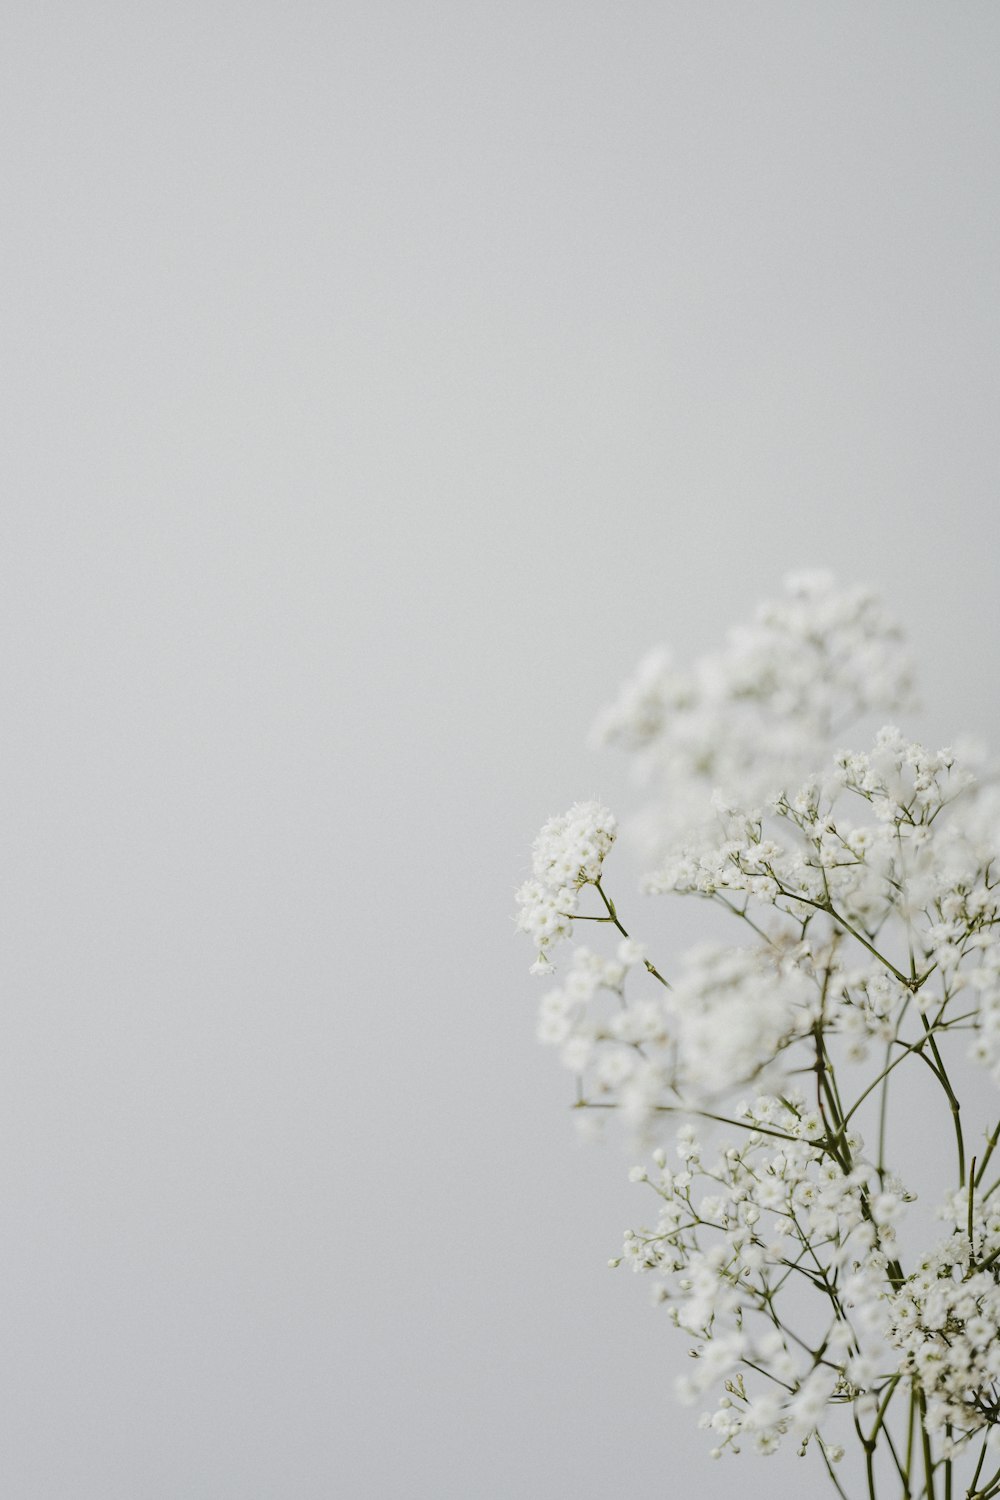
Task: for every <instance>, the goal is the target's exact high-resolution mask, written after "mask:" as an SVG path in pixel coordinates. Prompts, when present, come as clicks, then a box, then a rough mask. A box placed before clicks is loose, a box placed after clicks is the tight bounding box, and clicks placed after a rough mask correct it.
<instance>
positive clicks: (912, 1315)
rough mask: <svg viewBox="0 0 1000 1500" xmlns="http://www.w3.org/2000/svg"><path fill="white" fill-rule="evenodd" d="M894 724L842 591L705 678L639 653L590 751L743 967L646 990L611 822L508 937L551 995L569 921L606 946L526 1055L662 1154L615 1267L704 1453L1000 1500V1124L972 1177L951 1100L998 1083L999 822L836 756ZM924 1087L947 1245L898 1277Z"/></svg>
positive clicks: (884, 640) (881, 617) (895, 678)
mask: <svg viewBox="0 0 1000 1500" xmlns="http://www.w3.org/2000/svg"><path fill="white" fill-rule="evenodd" d="M909 699H910V673H909V668H908V666H907V663H906V659H905V657H904V655H903V652H902V647H901V638H900V633H899V631H898V629H897V628H896V627H895V625H894V624H893V623H892V621H890V620H889V619H888V617H887V615H886V613H885V611H884V610H883V608H882V606H881V605H880V604H879V602H878V601H877V600H876V599H875V598H874V597H873V596H872V595H871V594H869V593H868V592H866V591H864V590H860V589H854V590H847V591H842V590H838V589H837V588H836V587H835V586H834V584H833V582H832V580H830V579H829V578H828V577H827V576H826V575H804V576H800V577H796V578H793V579H790V580H789V582H788V585H787V587H786V594H785V597H784V598H783V599H782V600H780V601H779V602H778V603H775V604H770V605H766V606H764V607H762V608H761V609H760V610H759V611H758V612H757V616H756V618H755V621H754V622H753V624H752V625H750V626H748V627H746V628H745V629H743V630H740V631H735V632H733V633H732V635H731V636H730V639H729V642H728V645H727V647H726V648H725V649H724V650H723V651H722V652H720V653H718V654H716V655H714V656H711V657H707V658H705V659H704V660H702V661H700V662H698V663H696V664H695V666H694V667H693V668H691V669H689V670H681V669H679V668H677V667H675V666H674V665H673V663H672V659H671V657H670V655H669V653H667V652H665V651H659V652H657V653H655V654H654V655H652V656H650V657H648V658H647V659H646V660H645V661H644V662H643V663H642V664H641V665H640V668H639V670H638V672H637V673H636V675H635V676H634V677H633V679H632V680H631V681H630V682H629V683H628V684H627V685H626V687H625V689H624V690H623V692H622V694H621V696H620V698H619V700H618V702H617V703H616V704H615V706H614V707H613V708H611V709H609V710H608V711H606V712H605V714H604V715H602V717H601V720H600V721H599V725H598V730H597V734H598V738H599V739H600V740H601V741H602V742H604V743H608V744H613V745H617V746H619V747H622V748H624V749H625V750H626V751H627V752H628V753H629V754H630V755H632V756H633V757H634V759H635V761H636V763H637V768H638V770H639V773H640V776H641V779H642V781H643V783H644V785H645V786H646V788H647V789H648V795H649V796H650V799H651V800H650V801H649V803H648V805H647V807H646V809H645V812H644V813H643V815H642V817H641V819H640V820H639V822H638V825H637V831H638V834H639V841H640V843H641V845H642V847H643V848H644V849H645V850H646V852H647V854H648V855H649V857H650V859H651V860H652V868H651V870H650V873H649V874H648V875H647V876H646V878H645V880H644V887H645V889H646V891H647V892H648V893H650V894H653V895H661V894H666V893H670V894H678V893H679V894H683V895H686V896H698V897H700V898H701V899H702V900H705V901H708V902H711V903H713V904H714V905H716V906H718V907H720V908H723V909H724V910H725V912H726V913H727V914H728V916H729V917H731V918H733V919H735V921H736V922H738V923H739V924H740V934H741V936H740V941H739V942H738V943H736V944H725V943H714V944H711V945H704V944H703V945H702V946H700V947H698V948H695V949H693V950H692V951H690V952H688V953H686V954H684V955H682V956H681V957H680V958H679V959H678V960H676V961H675V962H674V963H673V964H672V965H670V966H668V965H666V964H663V972H661V969H660V968H658V967H657V966H656V964H654V962H653V961H652V959H651V957H650V956H649V954H650V952H651V951H652V950H651V948H649V947H648V946H647V945H646V944H645V943H641V942H638V941H636V939H635V938H634V937H633V936H632V935H631V934H630V933H629V932H628V931H627V930H626V928H625V926H624V925H623V922H622V920H621V917H620V916H619V912H618V909H617V907H616V905H615V902H614V901H613V900H612V898H611V896H610V895H609V894H608V891H607V889H606V886H605V861H606V860H607V858H608V856H609V854H610V853H611V850H612V847H613V845H614V842H615V837H616V823H615V819H614V817H613V816H612V814H611V813H610V812H609V810H608V809H607V808H605V807H602V806H600V805H599V804H597V803H594V802H587V803H577V804H575V805H574V806H573V807H572V808H570V810H569V812H568V813H566V814H565V815H564V816H562V817H558V818H553V819H552V820H551V821H550V822H548V823H547V824H546V825H545V827H544V828H543V829H542V831H541V833H540V834H539V836H538V839H537V840H536V842H535V846H534V851H533V853H534V858H533V876H532V878H531V879H530V880H528V881H527V882H526V883H525V884H524V885H523V886H522V887H521V889H520V890H519V892H518V895H517V900H518V909H519V910H518V926H519V927H520V928H521V929H522V930H523V931H524V932H526V933H527V934H528V935H529V937H530V938H531V941H532V944H533V947H534V949H535V955H536V956H535V962H534V964H533V970H534V972H538V973H543V974H546V975H554V974H555V972H556V959H557V956H558V951H559V949H560V947H561V946H564V945H566V944H567V943H570V942H571V940H572V939H573V937H574V933H575V930H576V927H577V924H578V923H580V922H586V923H588V924H593V925H594V928H595V930H596V933H597V934H598V935H599V934H600V931H601V929H602V928H604V929H611V930H612V932H613V933H614V942H613V943H612V944H610V945H609V948H608V951H606V952H605V951H603V950H600V951H599V945H595V946H593V947H591V946H586V947H585V946H581V945H577V946H575V947H573V949H572V951H571V953H570V955H569V959H568V962H565V963H563V966H562V970H561V974H560V976H559V980H558V983H555V982H552V981H550V985H549V987H548V988H547V989H546V991H545V994H544V995H543V998H542V1001H541V1006H540V1012H539V1021H538V1035H539V1038H540V1039H541V1040H542V1041H543V1042H546V1043H548V1044H549V1045H552V1046H554V1047H556V1048H557V1049H558V1052H559V1055H560V1058H561V1060H562V1063H563V1064H564V1066H565V1067H566V1068H568V1069H569V1071H570V1072H571V1073H572V1074H573V1075H574V1077H575V1080H576V1105H575V1107H576V1108H577V1109H578V1110H580V1111H581V1112H583V1113H584V1114H586V1115H587V1116H589V1117H595V1116H596V1117H597V1118H603V1117H606V1116H607V1115H610V1114H612V1113H617V1114H618V1115H619V1116H620V1117H621V1118H622V1119H623V1121H624V1123H625V1124H626V1126H627V1127H628V1129H629V1132H630V1134H631V1136H632V1138H633V1139H635V1140H638V1141H639V1142H641V1143H642V1145H643V1147H644V1149H646V1150H647V1151H648V1152H649V1157H648V1165H644V1166H638V1167H635V1168H633V1170H632V1173H631V1176H632V1179H633V1181H635V1182H638V1183H641V1184H642V1185H643V1187H644V1190H645V1191H647V1192H651V1193H652V1194H653V1197H654V1202H655V1217H654V1218H653V1220H652V1222H651V1224H650V1225H649V1226H648V1227H646V1228H642V1229H633V1230H629V1231H628V1232H627V1233H626V1236H625V1243H624V1247H623V1250H622V1254H621V1255H620V1256H617V1257H615V1259H614V1260H613V1261H612V1264H613V1265H621V1264H630V1265H632V1266H633V1267H634V1269H635V1270H636V1271H641V1272H643V1273H645V1274H647V1275H648V1276H649V1277H650V1278H651V1285H652V1289H653V1297H654V1301H655V1302H657V1303H659V1304H661V1305H662V1306H663V1307H664V1308H665V1309H666V1311H667V1315H668V1317H669V1319H670V1321H671V1322H672V1323H673V1324H675V1326H676V1327H677V1328H678V1329H680V1330H682V1331H683V1332H684V1333H685V1334H686V1335H687V1337H688V1340H689V1345H690V1348H689V1352H690V1354H691V1355H692V1362H691V1365H690V1369H689V1371H688V1373H687V1374H686V1375H685V1377H684V1378H683V1379H682V1380H680V1381H679V1382H678V1390H679V1394H680V1396H681V1398H682V1399H683V1400H685V1401H689V1402H691V1401H693V1402H700V1403H702V1405H703V1407H704V1411H703V1415H702V1419H701V1420H702V1425H703V1426H704V1427H705V1428H706V1430H707V1432H708V1434H709V1441H710V1451H711V1453H712V1454H713V1456H715V1457H721V1456H722V1455H723V1454H725V1453H736V1452H740V1451H741V1450H743V1449H747V1448H749V1449H752V1450H755V1451H757V1452H759V1453H762V1454H770V1453H773V1452H775V1451H776V1450H777V1449H778V1448H779V1447H780V1446H781V1445H782V1444H783V1443H788V1442H791V1443H792V1444H794V1445H795V1448H796V1450H797V1451H798V1452H800V1453H803V1454H804V1453H806V1452H807V1451H809V1450H814V1451H815V1452H817V1453H818V1454H819V1456H820V1458H821V1460H822V1464H823V1467H824V1469H825V1471H826V1473H827V1474H828V1476H829V1479H830V1481H831V1482H832V1484H833V1486H834V1488H835V1489H836V1491H837V1492H838V1493H839V1494H840V1495H841V1497H842V1500H846V1490H845V1488H844V1484H843V1483H842V1481H841V1479H840V1478H839V1476H838V1468H837V1465H838V1462H839V1460H840V1459H841V1458H842V1457H843V1453H844V1446H843V1443H842V1442H841V1441H840V1436H839V1435H838V1434H842V1433H847V1434H853V1438H854V1439H856V1440H857V1441H858V1443H859V1444H860V1448H861V1453H862V1455H863V1460H864V1471H865V1475H866V1482H867V1492H868V1496H869V1500H877V1497H878V1496H880V1495H888V1494H894V1495H899V1496H900V1497H903V1500H920V1497H923V1500H957V1497H958V1495H959V1494H962V1495H963V1496H965V1497H967V1500H993V1497H997V1496H1000V1178H998V1179H997V1180H996V1181H990V1177H989V1167H990V1163H991V1160H992V1158H993V1156H994V1153H995V1151H996V1147H997V1144H998V1142H1000V1120H997V1121H996V1122H995V1123H993V1124H992V1128H990V1122H987V1127H986V1129H985V1131H984V1133H983V1135H984V1144H982V1145H981V1146H980V1147H979V1148H978V1151H976V1152H975V1153H974V1154H973V1153H971V1152H970V1150H969V1148H968V1147H967V1144H966V1139H967V1129H968V1126H967V1123H966V1122H965V1120H964V1118H963V1113H962V1109H961V1101H960V1099H959V1097H958V1095H957V1093H956V1090H955V1086H954V1084H953V1074H954V1072H955V1066H956V1062H955V1060H956V1058H960V1057H961V1056H963V1055H967V1056H970V1057H972V1058H973V1059H975V1060H976V1061H977V1062H979V1063H981V1064H983V1065H984V1066H985V1067H986V1068H987V1069H988V1070H989V1072H990V1073H991V1074H992V1076H993V1078H994V1079H995V1080H996V1081H997V1082H1000V796H998V795H997V791H996V788H995V785H994V784H993V783H992V781H991V778H990V777H989V776H987V775H986V773H985V772H984V768H983V767H982V765H979V764H976V765H971V764H963V763H962V762H961V760H960V759H959V758H958V757H957V756H956V755H955V754H954V753H953V752H952V751H950V750H941V751H938V752H936V753H931V752H928V751H927V750H925V749H924V748H923V747H922V746H920V745H918V744H915V743H912V742H911V741H909V740H908V739H907V738H906V737H905V736H904V735H903V734H901V733H900V731H899V730H898V729H895V728H893V727H888V728H884V729H882V730H881V731H880V732H879V733H878V735H877V736H876V737H875V741H874V744H873V745H872V747H871V748H870V749H869V750H866V751H844V750H840V749H838V748H837V747H836V740H837V739H838V738H839V737H840V735H841V734H842V733H843V731H844V729H845V728H846V727H847V726H848V725H849V723H850V722H851V721H852V720H853V719H856V718H857V717H858V716H860V715H864V714H870V713H872V712H876V711H877V712H883V713H885V712H897V711H899V710H901V709H903V708H905V707H906V706H907V705H908V703H909ZM661 962H662V960H661ZM956 1049H958V1050H957V1051H956ZM917 1068H921V1069H923V1070H924V1071H925V1072H927V1071H929V1073H930V1074H931V1075H933V1080H934V1084H935V1087H936V1089H937V1091H938V1093H939V1096H940V1099H941V1108H942V1116H941V1118H942V1121H943V1122H947V1128H948V1130H949V1131H950V1133H951V1136H952V1139H953V1160H954V1184H953V1190H952V1191H951V1192H950V1194H949V1197H948V1200H947V1202H946V1203H945V1205H944V1206H943V1208H942V1210H941V1216H942V1217H943V1218H944V1219H945V1220H946V1223H947V1225H948V1226H949V1228H948V1233H947V1235H946V1237H945V1238H944V1239H943V1240H942V1241H941V1243H940V1244H938V1245H936V1246H934V1247H933V1248H931V1249H930V1250H928V1251H925V1252H923V1253H917V1254H916V1255H912V1254H908V1253H904V1250H903V1248H902V1244H901V1240H900V1236H899V1231H900V1226H901V1222H902V1221H903V1218H904V1215H905V1212H906V1206H907V1204H908V1203H909V1202H910V1201H911V1200H912V1198H913V1196H914V1194H912V1193H911V1192H910V1191H908V1189H907V1188H906V1187H904V1185H903V1184H902V1182H901V1181H900V1180H899V1177H898V1176H897V1174H896V1173H895V1172H894V1171H893V1168H892V1164H891V1162H890V1161H889V1159H888V1154H887V1153H888V1145H887V1143H888V1140H889V1113H890V1111H889V1101H890V1098H891V1097H894V1096H895V1089H896V1086H897V1081H898V1080H899V1079H900V1078H901V1077H902V1076H903V1075H905V1073H906V1072H908V1071H910V1070H912V1069H917ZM890 1083H892V1085H893V1094H892V1095H890ZM966 1113H968V1111H967V1112H966ZM862 1114H866V1117H867V1116H868V1115H871V1117H872V1118H873V1120H874V1138H873V1139H872V1141H871V1142H870V1143H867V1142H866V1141H865V1140H864V1139H863V1138H862V1135H861V1133H860V1130H859V1123H860V1117H861V1115H862ZM706 1401H709V1402H710V1403H711V1404H710V1405H708V1406H707V1407H706V1406H705V1402H706ZM959 1485H961V1489H960V1488H959Z"/></svg>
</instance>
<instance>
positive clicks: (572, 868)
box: [517, 802, 617, 974]
mask: <svg viewBox="0 0 1000 1500" xmlns="http://www.w3.org/2000/svg"><path fill="white" fill-rule="evenodd" d="M616 833H617V825H616V823H615V820H614V818H613V817H612V815H611V813H610V812H609V811H608V809H607V808H606V807H602V806H601V804H600V803H599V802H575V803H574V804H573V806H572V807H571V808H570V810H569V812H567V813H564V814H563V815H562V816H561V817H557V818H550V819H549V821H548V822H547V823H546V824H545V826H544V828H543V829H542V831H541V833H539V835H538V837H537V838H536V840H535V843H534V847H533V849H532V870H533V874H534V879H532V880H527V881H525V883H524V885H522V886H521V888H520V890H519V891H518V892H517V904H518V906H519V908H520V910H519V912H518V917H517V925H518V927H519V928H520V929H521V931H522V932H527V933H528V934H529V935H530V936H531V937H532V938H533V940H534V942H535V945H536V947H537V949H538V958H537V960H536V962H535V965H534V966H533V972H534V973H540V974H547V973H551V972H552V969H553V967H554V965H553V964H552V960H551V958H550V950H551V949H552V948H553V947H554V946H555V944H556V943H558V942H559V941H560V940H561V939H562V938H565V937H569V936H570V934H571V933H572V931H573V922H572V918H573V915H574V913H575V912H576V909H577V897H578V893H579V890H580V887H581V886H582V885H588V884H590V885H593V884H596V883H597V881H599V880H600V878H601V866H602V864H603V863H604V858H605V856H606V854H607V853H608V850H609V849H610V848H611V845H612V844H613V843H614V841H615V835H616Z"/></svg>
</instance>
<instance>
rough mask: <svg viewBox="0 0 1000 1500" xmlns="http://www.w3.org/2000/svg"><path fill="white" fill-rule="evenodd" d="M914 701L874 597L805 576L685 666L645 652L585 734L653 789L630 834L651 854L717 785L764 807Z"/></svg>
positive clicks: (663, 652)
mask: <svg viewBox="0 0 1000 1500" xmlns="http://www.w3.org/2000/svg"><path fill="white" fill-rule="evenodd" d="M910 698H911V681H910V668H909V665H908V662H907V660H906V657H905V655H904V653H903V650H902V647H901V636H900V632H899V630H898V628H897V626H896V625H895V623H894V622H893V621H892V620H891V619H890V618H889V616H888V614H887V613H886V611H885V609H884V608H883V606H882V605H881V604H880V602H879V601H878V599H877V598H876V596H875V595H874V594H872V593H871V592H870V591H869V590H867V589H863V588H855V589H838V588H837V587H836V586H835V584H834V581H833V579H832V578H831V577H830V575H829V574H826V573H803V574H797V575H793V576H791V577H789V578H788V579H787V580H786V582H785V593H784V597H783V598H781V599H779V600H777V601H775V602H773V603H770V604H765V605H762V606H761V608H760V609H759V610H758V611H757V614H756V618H755V619H754V621H753V622H752V623H751V624H750V625H747V626H744V627H742V628H741V629H738V630H734V631H732V632H731V633H730V635H729V638H728V641H727V643H726V646H725V647H724V649H723V650H722V651H720V652H718V653H715V654H712V655H708V656H705V657H702V658H701V659H700V660H699V661H696V662H695V663H694V665H693V666H692V667H690V668H688V669H682V668H680V667H678V666H676V665H675V664H674V661H673V657H672V655H671V653H670V652H669V650H667V649H666V648H662V647H661V648H660V649H658V650H656V651H654V652H653V653H651V654H650V655H649V656H647V657H646V658H645V659H644V660H643V661H642V662H641V663H640V665H639V667H638V669H637V671H636V673H635V675H634V676H633V677H632V678H631V679H630V680H629V681H628V682H626V684H625V686H624V687H623V689H622V691H621V694H620V695H619V698H618V700H617V702H615V703H614V704H613V705H612V706H611V707H610V708H608V709H606V710H605V711H604V713H602V714H601V716H600V718H599V719H598V721H597V723H596V724H595V726H594V731H593V733H594V738H595V740H596V741H597V742H598V743H600V744H606V745H614V746H617V747H619V748H621V749H624V750H625V751H627V752H629V753H630V754H632V755H633V756H634V758H635V764H636V770H637V773H638V775H639V777H640V780H641V781H642V783H643V784H644V785H646V786H648V787H649V788H650V789H651V791H652V793H653V796H654V798H655V801H654V803H653V804H652V805H651V806H650V807H649V808H647V810H646V813H645V814H644V816H643V817H642V818H641V819H640V820H639V822H638V823H637V825H636V830H635V831H636V833H637V836H638V837H639V838H640V840H641V842H642V844H643V845H644V847H645V849H646V853H647V857H648V858H655V857H657V855H658V854H660V853H662V852H663V850H664V849H665V847H668V846H669V844H670V843H671V842H672V840H673V839H674V838H675V837H676V835H677V833H678V831H679V830H682V829H684V828H685V827H690V826H696V825H697V824H698V823H699V822H700V820H701V817H702V815H703V814H704V813H707V811H708V807H707V803H708V797H709V794H710V793H711V792H712V790H713V789H714V788H721V789H722V790H723V792H724V793H725V794H726V795H727V796H734V795H735V797H736V798H737V799H738V800H739V801H741V802H743V803H744V805H747V804H752V803H756V802H760V801H763V800H764V799H765V798H766V797H768V796H769V795H771V794H772V793H773V792H774V791H775V790H776V789H777V788H778V787H779V786H786V785H788V784H789V783H793V784H794V783H796V782H798V781H799V780H801V779H802V777H803V776H804V775H805V774H807V773H808V772H809V771H810V770H811V769H812V767H813V766H814V765H817V764H819V763H820V762H821V761H823V760H824V759H825V758H826V756H827V754H828V753H829V750H830V749H831V748H832V747H831V743H830V742H831V737H832V736H833V735H834V734H837V733H840V732H841V731H842V729H843V728H844V727H845V726H846V725H847V724H849V723H850V722H852V721H853V720H855V719H857V718H858V717H859V716H861V715H864V714H867V713H870V712H880V713H887V712H897V711H898V710H900V709H902V708H905V707H907V706H908V704H909V702H910Z"/></svg>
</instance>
